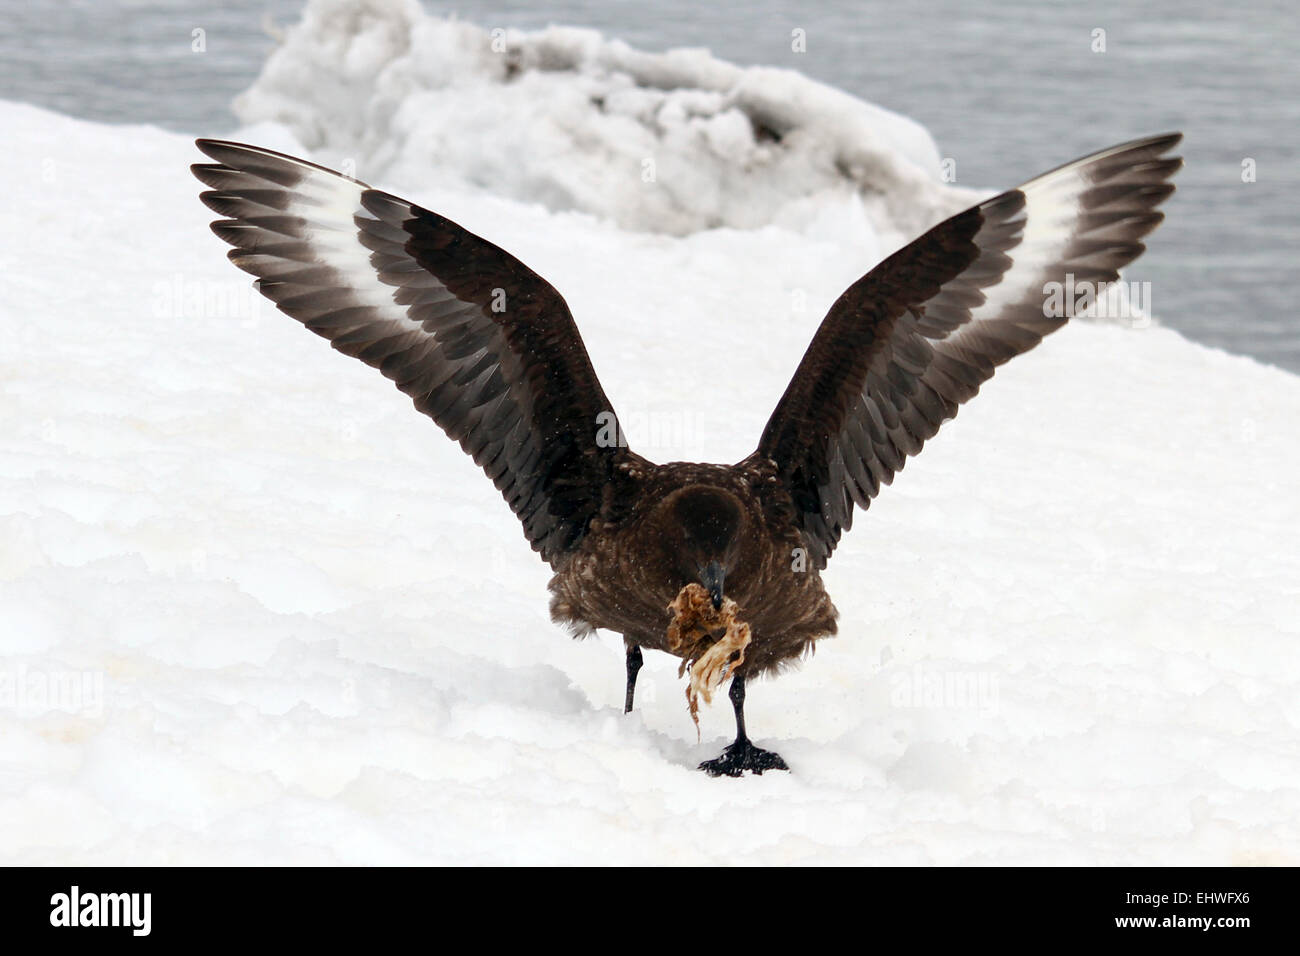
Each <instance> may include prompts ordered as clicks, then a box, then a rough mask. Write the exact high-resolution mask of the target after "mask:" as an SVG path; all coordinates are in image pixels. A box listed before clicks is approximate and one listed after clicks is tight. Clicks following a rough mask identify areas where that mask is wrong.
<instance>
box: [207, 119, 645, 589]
mask: <svg viewBox="0 0 1300 956" xmlns="http://www.w3.org/2000/svg"><path fill="white" fill-rule="evenodd" d="M198 147H199V149H201V150H202V151H203V152H204V153H206V154H207V155H208V156H210V157H211V158H212V159H214V160H215V161H216V162H215V163H205V164H198V165H195V166H193V167H192V169H193V172H194V175H195V176H196V177H198V179H199V180H201V181H202V182H203V183H204V184H205V185H206V186H208V187H209V191H207V192H204V193H203V194H202V197H201V198H202V199H203V202H204V203H205V204H206V205H207V206H208V207H209V208H210V209H212V210H213V211H214V212H217V213H218V214H220V215H222V216H224V217H226V218H224V219H221V220H219V221H217V222H214V223H213V224H212V229H213V231H214V232H215V233H216V234H217V235H218V236H220V237H221V238H222V239H224V240H225V241H226V242H228V243H230V245H232V246H234V247H235V248H234V249H232V250H231V251H230V253H229V255H230V259H231V261H232V262H234V263H235V265H237V266H239V268H241V269H243V270H244V271H246V272H251V273H252V274H253V275H255V276H257V277H258V279H259V280H260V281H259V282H258V284H257V285H258V289H259V290H260V291H261V292H262V294H263V295H265V296H266V297H267V298H269V299H271V300H272V301H274V302H275V304H276V305H277V306H278V307H279V309H280V310H281V311H282V312H284V313H286V314H287V315H290V316H292V317H293V318H295V319H297V320H298V321H299V322H301V323H303V325H305V326H307V328H309V329H311V330H312V331H313V332H315V333H316V334H317V335H320V336H323V337H324V338H326V339H328V340H329V341H330V344H331V345H333V346H334V348H336V349H338V350H339V351H341V352H344V353H346V354H347V355H352V356H355V357H356V358H359V359H361V360H362V361H363V362H365V363H366V364H368V365H372V366H374V367H375V368H377V369H379V370H380V371H381V372H382V373H383V374H384V375H386V376H387V377H388V378H390V379H392V380H393V382H394V383H396V385H397V387H398V388H399V389H401V390H402V391H403V392H405V393H406V394H407V395H409V396H410V397H411V398H412V399H413V400H414V402H415V406H416V408H418V409H419V410H420V411H422V412H424V413H425V414H427V415H428V416H429V417H431V418H432V419H433V420H434V421H436V422H437V423H438V424H439V425H440V426H441V427H442V428H443V430H444V431H446V433H447V434H448V435H449V436H450V437H451V438H453V439H454V440H456V441H458V442H460V444H461V447H462V448H464V449H465V451H467V452H468V453H469V454H470V455H471V456H472V457H473V458H474V461H475V462H477V463H478V464H479V465H480V466H481V467H482V468H483V470H484V471H485V472H486V473H487V475H488V477H489V478H491V479H492V481H493V482H494V483H495V484H496V486H497V488H498V489H499V490H500V491H501V494H502V495H503V497H504V498H505V499H506V502H507V503H508V504H509V505H510V507H511V509H512V510H513V511H514V513H515V514H516V515H517V516H518V517H519V519H520V521H522V522H523V525H524V532H525V534H526V536H527V537H528V540H529V542H530V543H531V544H532V546H533V548H534V549H535V550H537V551H539V552H541V555H542V557H543V558H544V559H545V560H547V561H549V562H550V563H551V564H552V565H554V564H555V563H556V562H557V561H559V560H560V559H562V558H563V557H564V555H566V554H568V553H569V552H571V551H572V550H573V549H574V548H575V547H576V546H577V544H578V543H579V542H580V541H581V539H582V537H583V535H584V534H585V533H586V531H587V528H588V526H589V524H590V522H591V521H592V519H593V518H597V517H601V516H602V512H603V511H604V512H607V511H608V510H609V509H610V508H611V507H613V506H614V504H615V503H614V499H616V498H617V497H618V495H617V492H618V489H619V487H620V485H621V484H622V483H625V482H627V481H629V480H631V479H630V478H629V473H630V472H632V471H633V470H634V469H633V467H632V466H633V465H634V464H635V463H636V462H638V461H641V459H639V458H638V457H637V456H635V455H633V454H632V453H631V452H629V451H628V450H627V448H626V447H624V446H623V444H622V443H621V441H619V440H618V436H619V434H620V433H619V431H618V428H617V422H616V421H615V420H614V418H613V410H612V408H611V407H610V403H609V400H608V399H607V398H606V397H605V393H604V391H603V390H602V389H601V387H600V382H599V381H598V380H597V378H596V373H595V371H594V370H593V369H592V367H591V361H590V360H589V358H588V356H587V350H586V348H585V346H584V345H583V343H582V338H581V336H579V334H578V329H577V327H576V326H575V325H574V322H573V317H572V316H571V315H570V313H569V308H568V306H567V305H566V304H565V301H564V299H563V298H562V297H561V295H560V294H559V292H557V291H556V290H555V289H554V288H553V287H552V286H551V285H550V283H548V282H547V281H546V280H545V279H543V278H541V276H539V275H537V274H536V273H535V272H533V271H532V270H531V269H529V268H528V267H527V266H525V265H524V264H523V263H522V262H520V261H519V260H518V259H516V258H514V257H513V256H512V255H510V254H509V253H507V252H505V251H504V250H502V249H500V248H498V247H497V246H494V245H493V244H492V243H490V242H488V241H486V240H484V239H481V238H480V237H478V236H476V235H474V234H473V233H471V232H469V231H468V230H466V229H464V228H462V227H461V226H458V225H457V224H456V223H454V222H452V221H451V220H449V219H446V218H444V217H442V216H440V215H438V214H437V213H433V212H430V211H428V210H427V209H422V208H420V207H419V206H417V205H415V204H413V203H409V202H407V201H406V200H404V199H399V198H398V197H397V196H393V195H391V194H389V193H386V192H381V191H380V190H377V189H371V188H370V187H369V186H367V185H366V184H365V183H362V182H358V181H356V180H354V179H349V178H347V177H345V176H341V175H339V174H338V173H335V172H333V171H331V170H328V169H325V168H324V167H321V166H317V165H315V164H314V163H309V162H306V161H305V160H301V159H295V158H294V157H292V156H286V155H284V154H281V153H276V152H273V151H271V150H268V149H260V148H258V147H255V146H247V145H244V144H241V143H229V142H220V141H217V140H207V139H201V140H198ZM605 517H608V515H605Z"/></svg>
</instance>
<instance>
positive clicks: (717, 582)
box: [700, 561, 727, 611]
mask: <svg viewBox="0 0 1300 956" xmlns="http://www.w3.org/2000/svg"><path fill="white" fill-rule="evenodd" d="M726 576H727V572H726V571H725V570H723V567H722V565H720V564H719V563H718V562H717V561H710V562H709V563H708V564H706V565H705V566H704V567H702V568H700V583H701V584H703V585H704V587H705V588H706V589H708V592H709V598H710V600H712V601H713V610H715V611H720V610H722V582H723V579H724V578H726Z"/></svg>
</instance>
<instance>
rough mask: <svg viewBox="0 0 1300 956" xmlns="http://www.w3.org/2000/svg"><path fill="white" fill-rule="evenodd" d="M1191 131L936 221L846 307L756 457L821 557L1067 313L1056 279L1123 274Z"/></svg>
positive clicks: (860, 286) (1117, 149) (819, 338)
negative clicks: (1051, 301) (1053, 301)
mask: <svg viewBox="0 0 1300 956" xmlns="http://www.w3.org/2000/svg"><path fill="white" fill-rule="evenodd" d="M1181 139H1182V136H1181V135H1180V134H1178V133H1171V134H1166V135H1163V136H1153V137H1150V138H1148V139H1141V140H1135V141H1133V142H1130V143H1124V144H1122V145H1120V146H1113V147H1111V148H1110V149H1107V150H1103V151H1101V152H1099V153H1094V154H1093V155H1091V156H1085V157H1084V158H1083V159H1079V160H1075V161H1074V162H1072V163H1068V164H1067V165H1065V166H1062V167H1060V168H1059V169H1055V170H1053V171H1052V172H1049V173H1046V174H1044V175H1042V176H1039V177H1038V178H1037V179H1034V180H1031V181H1030V182H1028V183H1026V184H1025V185H1024V186H1021V187H1020V188H1019V189H1013V190H1010V191H1009V192H1005V193H1002V194H1001V195H1000V196H995V197H993V198H992V199H989V200H988V201H986V202H982V203H980V204H979V205H978V206H974V207H972V208H970V209H968V210H966V211H965V212H963V213H959V214H958V215H956V216H953V217H952V218H951V219H948V220H946V221H945V222H942V223H940V224H939V225H937V226H935V227H934V228H933V229H931V230H930V231H929V232H927V233H926V234H925V235H923V236H921V237H920V238H919V239H917V240H915V241H914V242H912V243H911V244H910V245H907V246H905V247H904V248H902V249H900V250H899V251H898V252H896V253H894V254H893V255H892V256H890V257H889V258H887V259H885V260H884V261H883V262H882V263H880V264H879V265H878V266H876V267H875V268H874V269H872V270H871V271H870V272H868V273H867V274H866V275H865V276H863V277H862V278H861V279H859V280H858V281H857V282H855V283H854V284H853V285H851V286H850V287H849V288H848V290H847V291H845V293H844V294H843V295H841V296H840V298H839V299H838V300H836V302H835V304H834V305H832V306H831V309H830V312H829V313H828V314H827V315H826V318H825V319H824V320H823V321H822V324H821V327H820V328H819V329H818V330H817V334H816V335H815V336H814V337H813V341H812V344H811V345H810V346H809V347H808V351H807V353H806V354H805V355H804V357H803V360H802V362H801V363H800V364H799V367H798V369H797V370H796V371H795V374H794V378H793V379H792V380H791V382H790V385H789V387H788V388H787V389H786V392H785V394H784V395H783V396H782V398H781V401H780V403H779V404H778V405H777V407H776V410H775V411H774V412H773V413H772V417H771V419H769V420H768V423H767V426H766V427H765V428H764V430H763V435H762V438H761V439H760V440H759V444H758V449H757V450H756V451H755V452H754V454H753V455H751V456H750V457H749V458H748V459H746V460H745V462H742V465H749V466H751V467H755V468H759V469H761V470H764V471H768V472H769V473H770V472H771V471H772V470H774V473H775V477H776V479H777V480H778V481H779V482H780V484H781V486H782V487H783V488H784V489H785V491H786V492H787V493H788V494H789V496H790V499H791V501H792V502H793V505H794V509H795V521H796V523H797V524H798V526H799V528H800V531H801V533H802V537H803V539H804V541H805V544H806V546H807V548H808V551H809V556H810V557H811V558H812V559H813V562H814V563H815V565H816V566H817V567H818V568H822V567H825V566H826V561H827V559H828V558H829V557H830V555H831V552H832V551H833V550H834V548H835V545H836V543H837V542H838V541H839V539H840V535H841V534H842V533H843V532H844V531H846V530H848V528H849V527H850V526H851V524H852V522H853V508H854V505H857V506H858V507H861V508H866V507H867V505H868V504H869V503H870V501H871V499H872V498H874V497H875V496H876V495H877V494H878V493H879V491H880V486H881V485H887V484H889V483H890V482H891V481H892V480H893V477H894V474H895V472H897V471H899V470H900V469H901V468H902V467H903V464H904V462H905V461H906V459H907V457H908V456H909V455H915V454H916V453H917V452H918V451H920V450H921V445H922V444H923V443H924V442H925V441H926V440H927V439H929V438H931V437H932V436H933V435H934V434H935V433H936V432H938V430H939V426H940V425H941V424H942V423H943V422H944V421H946V420H947V419H949V418H952V417H953V416H954V415H956V414H957V407H958V406H959V405H961V404H962V403H963V402H965V401H967V400H968V399H970V398H971V397H972V396H974V395H975V393H976V392H978V391H979V388H980V385H981V384H982V383H983V382H985V381H986V380H987V379H988V378H989V377H990V376H992V374H993V370H994V369H995V368H996V367H997V366H999V365H1001V364H1002V363H1003V362H1005V361H1007V360H1008V359H1010V358H1011V357H1012V356H1014V355H1019V354H1020V353H1021V352H1025V351H1028V350H1029V349H1031V348H1033V347H1034V346H1035V345H1037V344H1038V343H1039V342H1040V341H1041V340H1042V338H1043V336H1045V335H1047V334H1048V333H1049V332H1052V331H1054V330H1055V329H1058V328H1060V327H1061V326H1062V325H1064V324H1065V322H1066V319H1067V317H1068V316H1067V315H1061V314H1053V313H1052V310H1051V309H1049V308H1048V307H1047V297H1048V296H1047V289H1046V286H1047V284H1048V283H1052V282H1059V283H1062V284H1065V283H1066V282H1067V276H1073V280H1074V282H1075V284H1076V287H1078V286H1080V285H1081V284H1084V283H1092V284H1093V286H1094V287H1097V286H1100V284H1101V283H1106V282H1112V281H1114V280H1115V279H1116V278H1118V270H1119V269H1121V268H1122V267H1124V266H1125V265H1127V264H1128V263H1130V262H1132V261H1133V260H1134V259H1135V258H1137V256H1138V255H1139V254H1141V252H1142V250H1143V249H1144V248H1145V247H1144V246H1143V245H1142V243H1141V241H1140V240H1141V238H1142V237H1143V236H1145V235H1146V234H1147V233H1149V232H1150V231H1151V230H1152V229H1154V228H1155V227H1156V226H1157V225H1158V224H1159V223H1160V221H1161V219H1163V218H1164V217H1163V215H1162V214H1161V213H1159V212H1157V211H1155V207H1156V206H1158V205H1159V204H1160V203H1161V202H1163V201H1164V199H1165V198H1166V197H1168V196H1169V194H1170V193H1172V192H1173V189H1174V187H1173V186H1172V185H1171V184H1170V183H1169V182H1168V179H1169V178H1170V177H1171V176H1172V175H1173V174H1174V173H1175V172H1176V171H1177V170H1178V169H1179V167H1180V166H1181V165H1182V160H1180V159H1177V158H1166V157H1165V156H1164V154H1165V153H1167V152H1168V151H1169V150H1171V149H1172V148H1173V147H1174V146H1175V145H1177V144H1178V142H1179V141H1180V140H1181Z"/></svg>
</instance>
